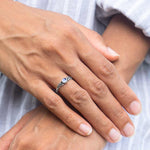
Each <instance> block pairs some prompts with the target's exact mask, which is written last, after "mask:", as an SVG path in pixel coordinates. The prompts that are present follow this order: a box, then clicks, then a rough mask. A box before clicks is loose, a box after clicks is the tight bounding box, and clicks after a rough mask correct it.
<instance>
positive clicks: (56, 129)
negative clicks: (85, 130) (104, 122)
mask: <svg viewBox="0 0 150 150" xmlns="http://www.w3.org/2000/svg"><path fill="white" fill-rule="evenodd" d="M25 122H26V123H25ZM19 130H20V131H19ZM17 132H19V133H18V134H17ZM16 134H17V135H16ZM15 135H16V136H15ZM14 137H15V138H14ZM2 139H3V142H4V143H5V144H4V145H5V147H3V148H2V147H1V146H0V149H1V150H8V149H9V150H56V149H59V150H83V149H84V150H91V149H92V150H101V149H103V148H104V145H105V141H104V139H103V138H102V137H101V136H100V135H99V134H97V133H96V132H95V131H93V133H92V134H91V135H90V136H89V137H83V136H80V135H79V134H77V133H75V132H74V131H72V130H71V129H69V128H68V127H67V126H66V125H65V124H64V123H62V122H61V121H60V120H59V119H58V118H56V117H55V116H54V115H52V114H51V113H50V112H49V111H48V110H47V109H46V108H44V107H43V106H40V107H39V108H36V109H35V110H33V111H31V112H30V113H28V114H26V115H25V116H24V117H23V118H22V119H21V120H20V121H19V122H18V123H17V124H16V125H15V126H14V127H13V128H12V129H11V130H10V131H9V132H8V133H6V134H5V135H4V136H3V137H2ZM11 141H12V142H11ZM10 143H11V144H10ZM9 144H10V147H9ZM4 145H3V146H4Z"/></svg>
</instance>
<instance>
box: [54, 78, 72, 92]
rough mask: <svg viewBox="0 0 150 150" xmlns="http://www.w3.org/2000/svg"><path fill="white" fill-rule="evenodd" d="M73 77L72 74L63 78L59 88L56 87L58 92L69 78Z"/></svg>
mask: <svg viewBox="0 0 150 150" xmlns="http://www.w3.org/2000/svg"><path fill="white" fill-rule="evenodd" d="M71 79H72V78H71V77H70V76H68V77H66V78H63V79H62V80H61V82H60V83H59V84H58V86H57V88H56V93H58V91H59V89H60V88H61V87H62V86H64V85H65V84H66V83H67V82H68V81H69V80H71Z"/></svg>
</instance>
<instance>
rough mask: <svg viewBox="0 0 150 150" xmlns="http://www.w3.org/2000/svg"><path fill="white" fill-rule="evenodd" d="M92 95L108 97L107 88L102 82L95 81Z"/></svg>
mask: <svg viewBox="0 0 150 150" xmlns="http://www.w3.org/2000/svg"><path fill="white" fill-rule="evenodd" d="M92 87H93V88H92V95H94V96H98V97H104V96H106V95H107V92H108V90H107V87H106V85H105V84H104V83H103V82H102V81H97V80H96V81H93V86H92Z"/></svg>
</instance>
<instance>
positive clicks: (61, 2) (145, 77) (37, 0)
mask: <svg viewBox="0 0 150 150" xmlns="http://www.w3.org/2000/svg"><path fill="white" fill-rule="evenodd" d="M18 1H20V2H22V3H24V4H26V5H29V6H32V7H36V8H41V9H45V10H51V11H55V12H59V13H63V14H67V15H69V16H70V17H72V18H73V19H74V20H75V21H77V22H79V23H80V24H82V25H84V26H86V27H89V28H90V29H94V30H95V31H97V32H99V33H102V32H103V31H104V29H105V26H104V25H103V24H102V23H101V22H98V21H97V20H96V18H95V11H96V1H95V0H18ZM98 3H99V1H98ZM97 11H99V9H98V7H97ZM145 31H147V30H145ZM130 86H131V88H132V89H133V90H134V91H135V93H136V94H137V96H138V97H139V98H140V99H141V102H142V105H143V111H142V113H141V115H140V116H137V117H133V116H131V118H132V120H133V122H134V124H135V126H136V133H135V136H133V137H132V138H123V139H122V140H121V142H119V143H117V144H110V143H108V144H107V146H106V148H105V150H149V148H150V142H149V141H150V128H149V127H150V109H149V108H150V101H149V100H150V92H149V91H150V65H148V64H147V63H145V62H144V63H143V64H142V65H141V67H140V68H139V70H138V71H137V73H136V74H135V76H134V77H133V79H132V81H131V83H130ZM37 105H39V103H38V101H37V100H36V99H35V98H34V97H33V96H31V95H30V94H28V93H27V92H25V91H23V90H22V89H21V88H19V87H18V86H17V85H15V84H14V83H12V82H11V81H10V80H9V79H8V78H7V77H6V76H4V75H2V76H0V136H1V135H3V134H4V133H5V132H6V131H8V130H9V129H10V128H11V127H12V126H13V125H14V124H15V123H16V122H17V121H18V120H19V119H20V118H21V117H22V116H23V115H24V114H25V113H26V112H28V111H30V110H31V109H33V108H35V107H36V106H37Z"/></svg>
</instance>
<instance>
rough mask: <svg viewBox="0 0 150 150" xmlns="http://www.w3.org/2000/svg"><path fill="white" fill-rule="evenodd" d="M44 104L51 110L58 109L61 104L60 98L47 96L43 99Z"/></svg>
mask: <svg viewBox="0 0 150 150" xmlns="http://www.w3.org/2000/svg"><path fill="white" fill-rule="evenodd" d="M43 103H44V104H45V105H46V106H47V107H48V108H49V109H50V110H55V109H56V107H57V106H58V105H59V103H60V98H58V97H55V96H51V97H47V96H45V97H44V98H43Z"/></svg>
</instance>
